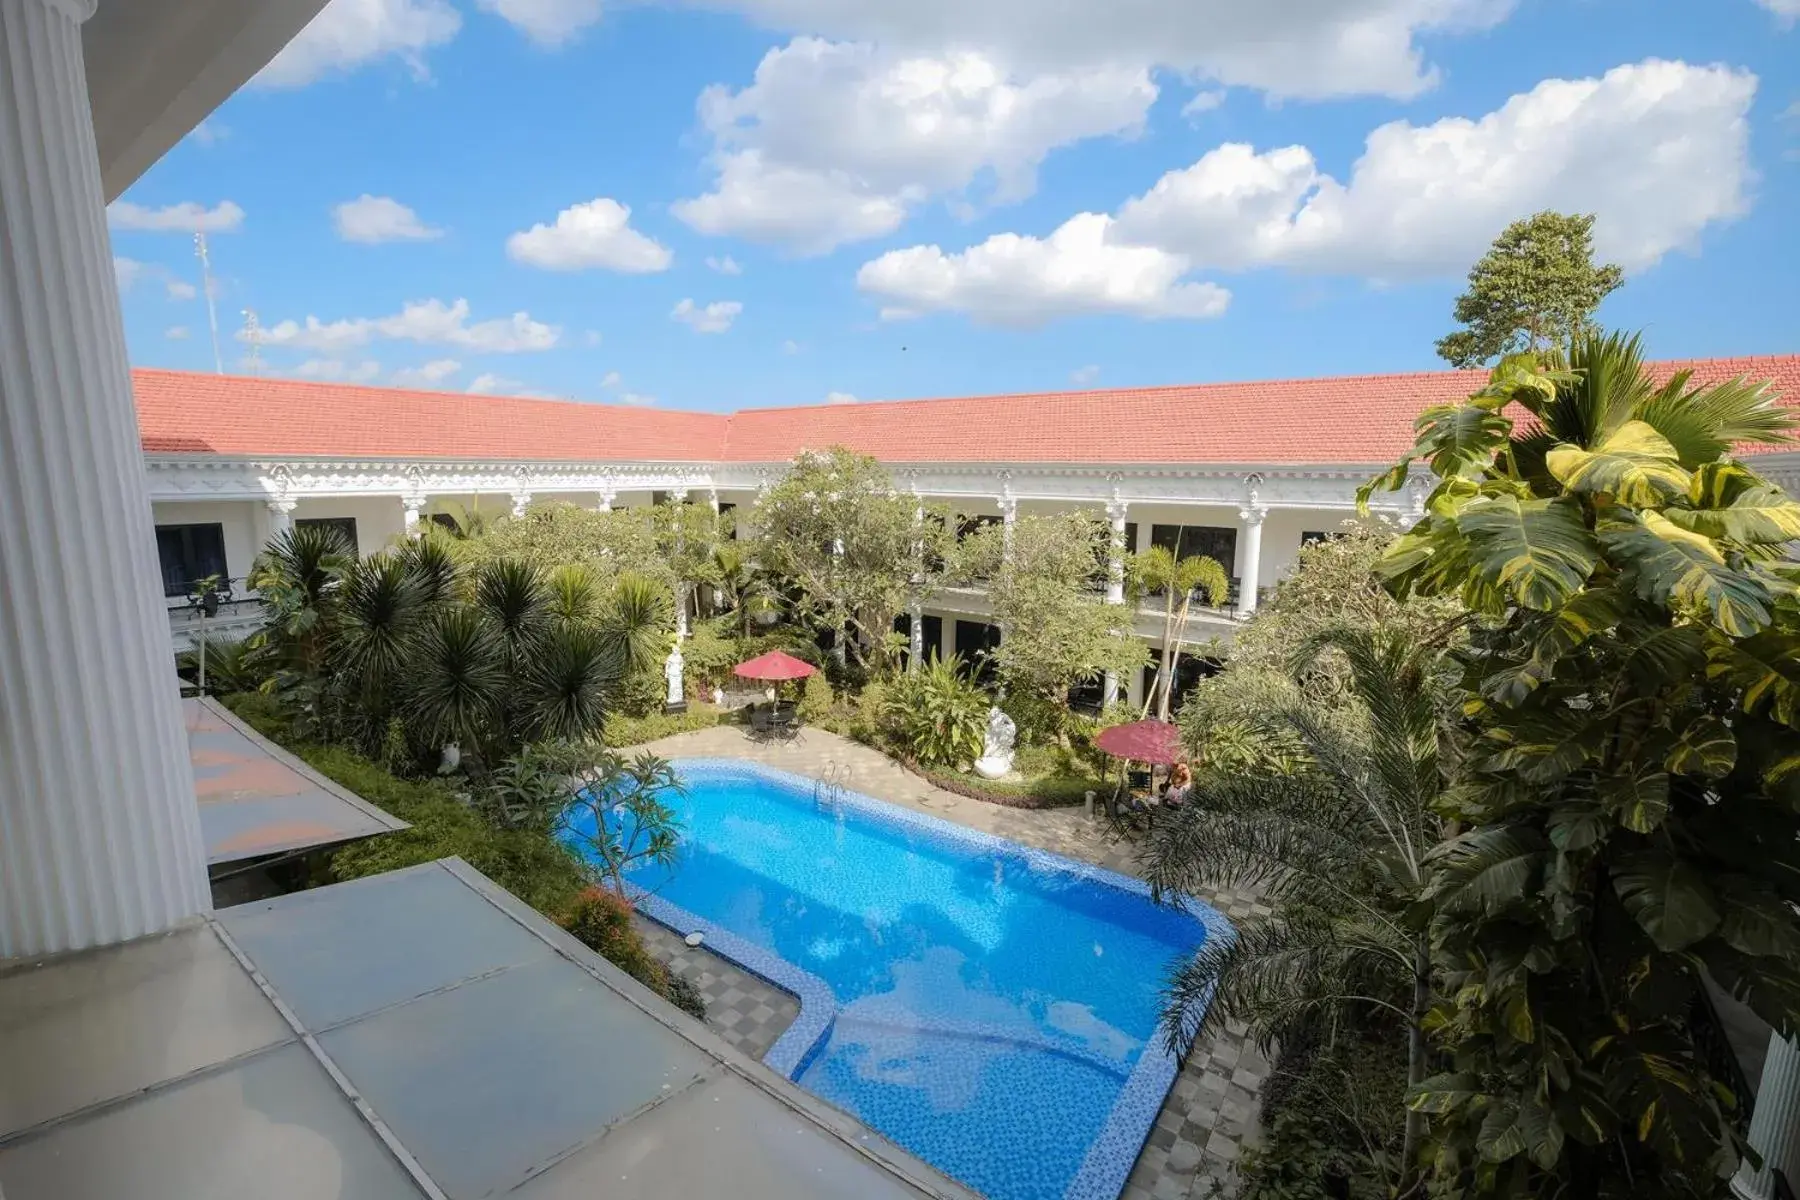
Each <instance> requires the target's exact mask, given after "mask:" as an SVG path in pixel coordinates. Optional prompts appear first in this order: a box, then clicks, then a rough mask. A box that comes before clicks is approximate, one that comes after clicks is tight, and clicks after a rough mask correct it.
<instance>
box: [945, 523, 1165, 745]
mask: <svg viewBox="0 0 1800 1200" xmlns="http://www.w3.org/2000/svg"><path fill="white" fill-rule="evenodd" d="M1108 533H1109V530H1108V527H1107V524H1106V522H1105V520H1104V519H1102V518H1101V517H1099V516H1098V515H1096V514H1094V513H1091V512H1066V513H1055V514H1051V515H1028V516H1023V517H1020V518H1019V519H1018V520H1017V521H1015V522H1014V523H1013V525H1012V527H1011V530H1010V532H1009V531H1008V530H1007V528H1006V527H1005V526H1002V525H988V526H985V527H983V528H982V529H980V530H979V531H977V532H975V533H973V534H971V535H970V536H969V538H968V539H967V540H966V541H965V543H964V545H963V547H962V552H961V555H960V558H961V566H960V570H961V571H962V572H963V573H965V574H966V575H968V576H972V577H975V578H985V579H986V580H987V589H988V598H989V600H990V601H991V602H992V604H993V608H994V618H995V620H997V621H998V622H999V624H1000V627H1001V637H1000V646H999V648H998V649H997V650H995V651H994V662H995V665H996V666H997V667H998V668H999V670H1000V678H1001V679H1002V681H1004V682H1005V684H1006V686H1007V691H1008V695H1009V696H1010V697H1012V698H1013V699H1014V700H1015V701H1025V702H1027V703H1029V702H1030V701H1032V700H1035V701H1037V702H1038V703H1039V704H1041V705H1043V706H1044V711H1045V713H1046V714H1048V717H1049V722H1048V723H1049V725H1050V726H1051V728H1050V730H1049V732H1055V733H1057V734H1059V735H1060V734H1061V732H1062V731H1063V729H1064V728H1065V727H1066V721H1067V718H1068V714H1069V689H1070V688H1071V687H1074V686H1075V685H1076V684H1077V683H1080V682H1082V681H1083V680H1088V679H1093V678H1095V677H1097V676H1100V675H1102V674H1105V673H1106V672H1109V671H1112V672H1117V673H1119V674H1124V673H1125V672H1127V671H1133V670H1136V669H1137V668H1139V667H1141V666H1143V665H1144V662H1145V661H1146V660H1147V658H1148V654H1147V653H1146V651H1145V649H1144V643H1143V642H1142V641H1141V640H1140V639H1139V638H1138V637H1137V635H1136V634H1135V633H1133V632H1131V628H1132V613H1131V611H1130V610H1129V609H1128V608H1126V607H1125V606H1124V605H1122V604H1107V603H1105V602H1104V600H1103V599H1102V597H1101V596H1100V594H1099V593H1098V592H1096V591H1095V589H1094V587H1093V586H1092V585H1093V582H1094V580H1096V579H1098V578H1100V577H1101V576H1102V572H1103V571H1104V570H1105V566H1106V547H1107V544H1108V541H1107V538H1108ZM1013 715H1014V716H1015V718H1018V717H1021V716H1024V717H1030V716H1032V715H1033V714H1029V713H1025V712H1022V711H1021V712H1014V714H1013ZM1021 724H1029V722H1028V721H1021Z"/></svg>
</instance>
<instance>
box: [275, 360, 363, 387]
mask: <svg viewBox="0 0 1800 1200" xmlns="http://www.w3.org/2000/svg"><path fill="white" fill-rule="evenodd" d="M294 374H296V375H298V376H300V378H302V379H322V380H326V381H329V382H332V383H340V382H341V383H372V382H373V381H374V380H376V379H378V378H380V376H381V364H380V363H378V362H375V361H374V360H373V359H363V360H362V361H361V362H354V363H352V362H346V361H344V360H343V359H340V358H309V359H307V360H306V361H305V362H303V363H301V364H300V365H299V366H297V367H295V368H294Z"/></svg>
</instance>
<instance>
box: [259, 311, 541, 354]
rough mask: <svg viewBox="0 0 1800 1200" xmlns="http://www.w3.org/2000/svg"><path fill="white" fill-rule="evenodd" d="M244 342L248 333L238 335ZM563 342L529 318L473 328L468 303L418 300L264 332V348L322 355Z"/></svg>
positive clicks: (484, 349)
mask: <svg viewBox="0 0 1800 1200" xmlns="http://www.w3.org/2000/svg"><path fill="white" fill-rule="evenodd" d="M238 337H239V339H240V340H242V339H243V338H244V334H242V333H239V334H238ZM561 337H562V330H561V329H560V328H558V327H557V326H555V325H546V324H544V323H543V322H541V321H534V320H532V319H531V315H530V314H529V313H523V312H518V313H514V314H513V315H512V316H511V317H496V318H494V319H492V320H488V321H478V322H476V323H475V324H473V325H471V324H469V302H468V301H467V300H458V301H457V302H456V303H455V304H448V305H447V304H445V303H444V302H443V301H442V300H413V301H408V302H407V303H406V304H404V305H402V306H401V309H400V311H399V312H398V313H396V314H394V315H393V316H388V317H346V318H343V319H341V320H337V321H329V322H327V321H321V320H319V319H318V318H317V317H313V316H308V317H307V318H306V320H305V321H304V322H300V321H292V320H287V321H282V322H280V323H278V324H275V325H270V326H266V327H265V328H264V329H263V330H262V334H261V338H260V340H261V342H262V344H263V345H265V346H294V347H297V348H299V349H303V350H312V351H314V352H317V353H322V354H340V353H342V352H343V351H344V350H347V349H351V348H353V347H357V346H364V345H367V344H368V343H369V342H371V341H374V340H376V339H377V338H386V339H391V340H395V341H410V342H418V343H421V344H424V345H443V346H459V347H462V348H464V349H467V350H471V351H474V352H476V353H480V354H513V353H519V352H523V351H534V350H548V349H550V348H551V347H552V346H555V345H556V344H557V342H558V341H559V340H560V339H561Z"/></svg>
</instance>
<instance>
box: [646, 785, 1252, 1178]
mask: <svg viewBox="0 0 1800 1200" xmlns="http://www.w3.org/2000/svg"><path fill="white" fill-rule="evenodd" d="M677 767H678V769H679V770H680V772H681V775H682V777H683V779H684V780H685V782H686V784H687V788H688V794H687V796H686V797H685V798H684V799H682V800H680V801H678V802H677V804H676V807H677V809H678V810H679V811H680V814H681V818H682V821H683V824H684V826H685V828H684V831H683V840H682V847H681V855H680V862H679V863H678V864H677V865H676V866H675V867H674V868H673V869H666V868H662V867H650V868H645V869H641V870H639V871H637V872H636V873H635V874H634V875H633V876H632V882H633V883H634V884H636V885H637V886H640V887H643V888H645V889H647V890H648V891H650V892H652V893H654V896H655V898H656V899H655V901H653V902H651V903H649V904H647V905H646V906H645V907H646V909H647V910H648V911H651V912H652V915H657V916H659V917H666V916H667V913H668V910H667V908H666V906H668V905H673V906H675V907H676V909H677V910H685V914H680V913H678V914H677V916H678V917H679V916H682V915H686V914H691V915H692V916H694V917H698V918H701V919H702V922H704V923H705V927H706V928H708V929H709V931H714V932H716V931H725V932H726V933H728V934H734V935H736V939H741V940H742V941H743V942H745V943H748V944H749V948H748V949H745V950H744V951H743V953H742V957H744V958H747V959H758V958H760V957H761V956H762V954H764V953H766V952H772V954H773V955H774V956H777V957H778V958H779V959H780V960H784V961H785V963H786V964H791V965H792V966H793V967H798V968H800V969H801V970H802V971H804V972H810V973H811V974H812V975H815V976H817V977H818V978H819V979H821V980H823V981H824V983H825V984H826V985H828V987H829V990H830V996H829V997H828V998H827V999H825V1000H823V1001H820V1000H818V999H817V998H816V997H815V998H814V999H812V1000H810V1001H809V1002H808V1007H809V1008H817V1007H821V1006H823V1007H825V1008H827V1009H830V1008H831V1007H832V1001H833V1000H835V1013H832V1012H827V1013H826V1014H825V1015H826V1016H827V1017H829V1018H830V1019H829V1023H828V1024H823V1025H822V1026H821V1027H820V1028H821V1029H822V1032H817V1033H816V1037H815V1033H814V1031H812V1030H808V1031H807V1032H806V1033H805V1034H803V1035H802V1036H804V1037H806V1038H807V1040H808V1043H809V1044H808V1045H806V1046H804V1047H802V1048H801V1049H802V1051H803V1052H802V1053H800V1054H796V1055H795V1056H794V1059H795V1070H796V1073H795V1075H794V1077H795V1078H796V1080H797V1081H798V1082H799V1083H800V1084H801V1085H802V1086H803V1087H805V1088H807V1089H808V1090H810V1091H812V1092H814V1093H816V1094H817V1095H819V1096H821V1097H823V1098H825V1099H826V1100H829V1101H830V1102H832V1103H833V1104H836V1105H838V1106H839V1107H841V1108H843V1109H845V1110H847V1111H849V1112H851V1113H853V1114H855V1115H856V1116H857V1117H859V1118H861V1119H862V1120H863V1121H864V1122H866V1123H867V1124H869V1125H871V1126H873V1127H874V1128H876V1129H879V1130H880V1131H881V1132H882V1133H884V1134H886V1135H887V1136H888V1137H890V1138H892V1139H893V1140H894V1141H896V1142H898V1143H900V1144H901V1145H903V1146H905V1147H907V1148H908V1149H910V1150H911V1151H913V1152H914V1153H915V1154H917V1155H919V1156H920V1157H921V1158H924V1159H925V1160H926V1161H928V1162H930V1163H932V1164H934V1165H935V1166H937V1167H938V1168H940V1169H941V1170H943V1171H945V1172H947V1173H948V1174H950V1175H952V1176H954V1177H956V1178H957V1179H959V1180H961V1181H962V1182H964V1183H966V1184H968V1185H969V1186H971V1187H973V1188H975V1189H976V1190H978V1191H980V1192H983V1193H985V1194H986V1195H988V1196H990V1197H993V1198H994V1200H1050V1198H1053V1197H1076V1196H1080V1197H1084V1198H1085V1197H1089V1196H1106V1197H1111V1196H1114V1195H1116V1194H1117V1192H1118V1190H1119V1188H1120V1187H1121V1186H1122V1184H1123V1182H1124V1179H1125V1175H1126V1172H1127V1171H1128V1170H1129V1168H1130V1165H1131V1161H1132V1159H1133V1158H1135V1156H1136V1154H1137V1151H1138V1149H1139V1148H1140V1147H1141V1145H1142V1143H1143V1140H1144V1137H1145V1136H1146V1135H1147V1134H1148V1132H1149V1128H1150V1123H1151V1122H1152V1121H1153V1120H1154V1119H1155V1116H1156V1113H1157V1110H1158V1108H1159V1107H1160V1104H1161V1101H1162V1099H1163V1095H1164V1093H1165V1092H1166V1091H1167V1089H1168V1085H1169V1082H1170V1080H1171V1079H1172V1077H1173V1071H1174V1064H1173V1063H1172V1061H1171V1060H1170V1059H1169V1057H1168V1055H1167V1054H1166V1053H1165V1052H1164V1051H1163V1050H1162V1047H1161V1043H1160V1041H1158V1040H1157V1033H1158V1031H1157V993H1158V988H1159V986H1160V984H1161V982H1162V980H1163V977H1164V975H1165V972H1166V971H1167V969H1168V967H1169V965H1170V963H1171V962H1172V961H1173V960H1175V959H1177V958H1179V957H1181V956H1185V955H1187V954H1189V953H1191V952H1192V951H1193V950H1194V949H1195V947H1197V946H1198V945H1199V944H1200V943H1201V942H1202V941H1203V940H1204V939H1205V938H1206V936H1207V935H1208V929H1209V926H1210V927H1211V928H1212V929H1214V930H1215V931H1220V932H1222V931H1223V929H1224V928H1225V926H1224V924H1223V919H1222V918H1220V917H1218V916H1217V914H1216V913H1213V912H1212V911H1211V910H1210V909H1200V908H1196V910H1195V911H1193V912H1189V911H1184V910H1180V909H1172V908H1164V907H1159V906H1157V905H1154V904H1152V903H1151V902H1150V900H1149V899H1148V897H1147V896H1145V895H1144V894H1143V892H1142V885H1141V884H1137V883H1135V882H1134V881H1130V880H1126V879H1124V878H1123V877H1121V876H1116V875H1112V874H1111V873H1109V872H1104V871H1100V870H1098V869H1097V868H1093V867H1088V866H1085V865H1080V864H1076V863H1073V862H1071V861H1069V860H1067V859H1062V858H1059V857H1057V856H1054V855H1049V854H1045V853H1043V852H1041V851H1036V850H1029V849H1027V848H1025V847H1022V846H1018V845H1015V844H1013V843H1009V842H1004V841H1000V840H999V839H995V838H989V837H986V836H985V835H981V834H975V833H972V832H970V831H967V830H963V829H961V828H960V827H956V826H951V825H949V824H948V823H946V822H942V821H938V820H936V819H935V818H930V817H924V816H921V815H919V814H915V813H911V812H907V811H905V810H902V809H899V808H897V807H895V806H890V805H884V804H882V803H880V802H879V801H874V800H869V799H867V798H864V797H857V796H851V797H847V798H845V799H843V800H842V801H841V802H838V803H820V802H818V801H816V800H815V798H814V795H813V790H812V785H811V784H810V783H809V782H807V781H803V780H800V779H798V778H797V777H791V776H784V775H782V774H781V773H778V772H770V771H766V770H764V769H762V768H758V767H752V766H749V765H748V764H743V763H735V762H725V761H722V760H686V761H682V762H678V763H677ZM671 923H674V924H677V925H678V927H679V926H682V925H689V924H691V925H699V924H700V922H688V921H682V920H680V919H677V920H674V921H672V922H671ZM736 939H732V938H729V937H724V938H717V939H715V941H714V947H715V949H721V948H724V947H723V946H722V945H721V943H726V942H733V941H735V940H736ZM745 965H747V966H749V967H750V968H751V969H752V970H757V971H758V973H760V974H764V975H768V976H771V977H774V976H775V975H776V974H777V972H774V971H771V970H762V969H759V964H758V962H756V961H750V962H747V963H746V964H745ZM777 982H781V980H779V979H777ZM803 999H806V997H805V996H803ZM805 1021H806V1016H805V1014H803V1016H802V1021H801V1022H800V1023H797V1032H798V1025H800V1024H804V1023H805ZM777 1049H780V1047H778V1048H777ZM775 1057H776V1055H775V1053H774V1052H771V1055H770V1061H771V1063H772V1064H773V1062H774V1059H775ZM784 1069H785V1067H784Z"/></svg>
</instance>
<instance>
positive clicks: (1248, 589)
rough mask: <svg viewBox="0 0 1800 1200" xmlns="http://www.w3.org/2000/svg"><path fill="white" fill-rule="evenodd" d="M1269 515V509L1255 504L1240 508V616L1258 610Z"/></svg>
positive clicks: (1238, 611)
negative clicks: (1258, 590)
mask: <svg viewBox="0 0 1800 1200" xmlns="http://www.w3.org/2000/svg"><path fill="white" fill-rule="evenodd" d="M1268 515H1269V510H1268V509H1266V508H1259V507H1257V506H1255V505H1251V506H1248V507H1245V508H1241V509H1239V510H1238V516H1239V517H1240V518H1242V521H1241V524H1240V525H1239V526H1238V533H1239V536H1240V538H1241V544H1240V545H1239V547H1238V602H1237V613H1238V616H1240V617H1247V616H1249V615H1250V614H1251V613H1253V612H1255V611H1256V589H1257V585H1258V583H1259V582H1260V581H1261V579H1262V531H1263V518H1264V517H1266V516H1268Z"/></svg>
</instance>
